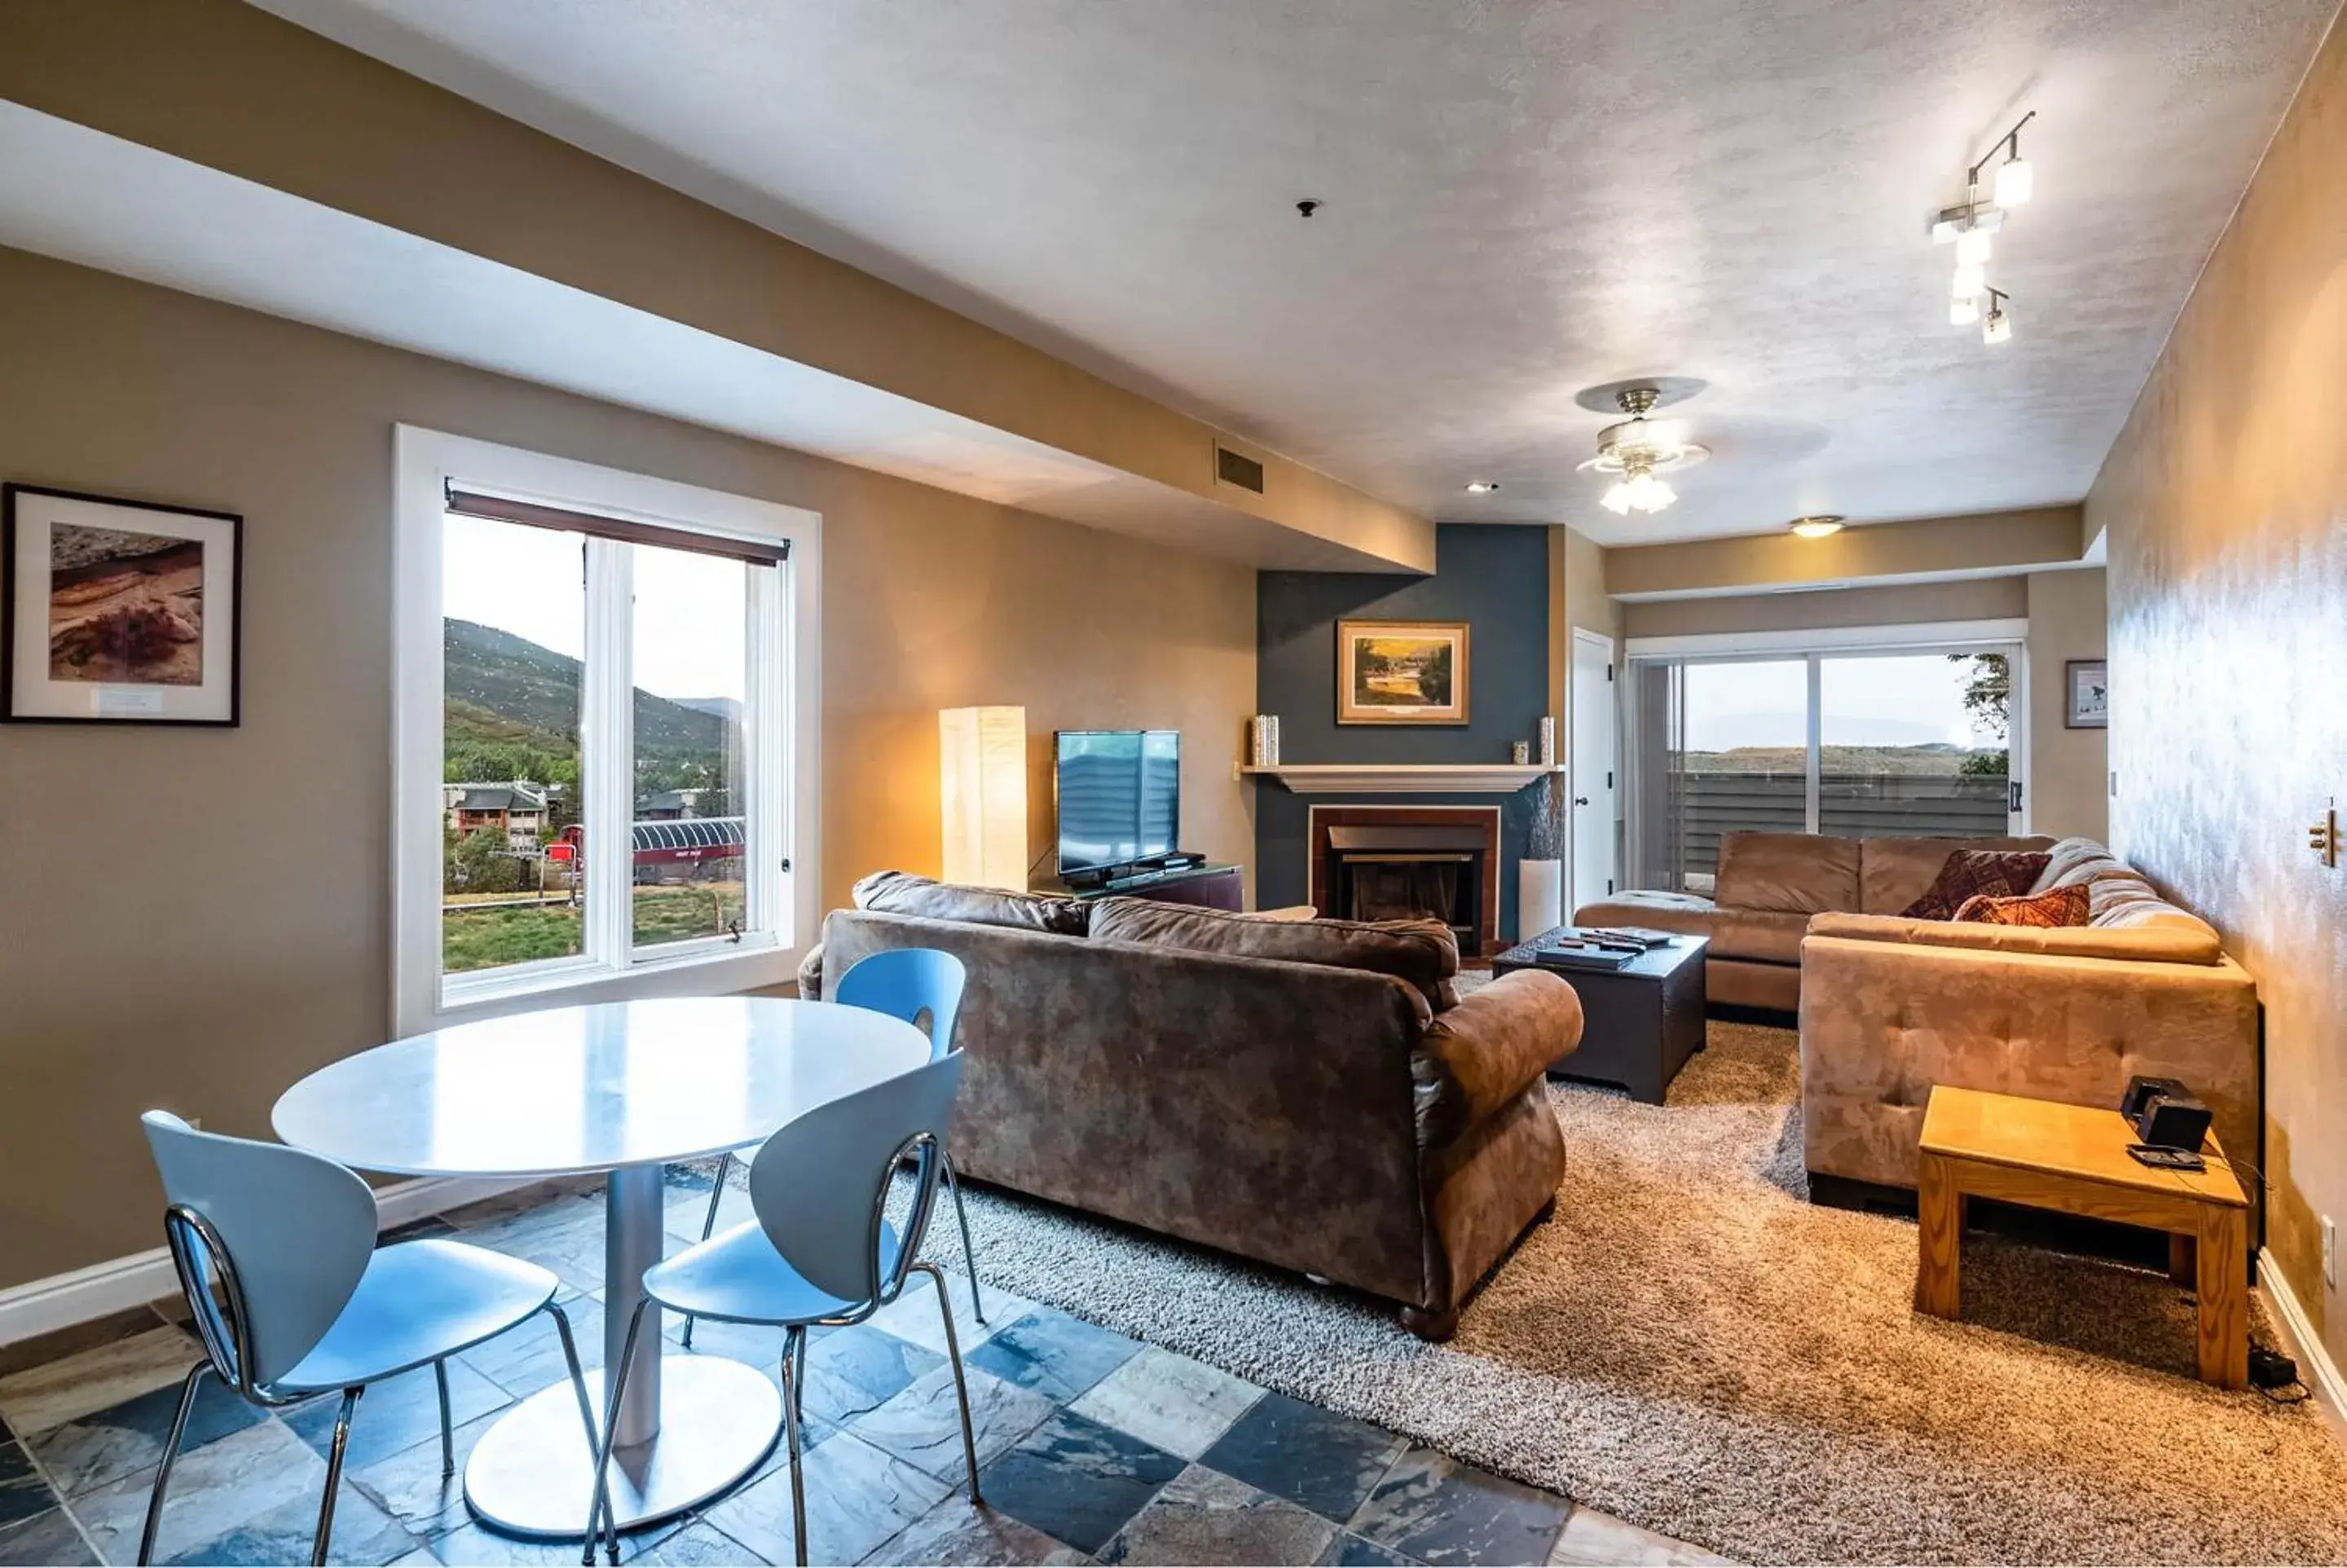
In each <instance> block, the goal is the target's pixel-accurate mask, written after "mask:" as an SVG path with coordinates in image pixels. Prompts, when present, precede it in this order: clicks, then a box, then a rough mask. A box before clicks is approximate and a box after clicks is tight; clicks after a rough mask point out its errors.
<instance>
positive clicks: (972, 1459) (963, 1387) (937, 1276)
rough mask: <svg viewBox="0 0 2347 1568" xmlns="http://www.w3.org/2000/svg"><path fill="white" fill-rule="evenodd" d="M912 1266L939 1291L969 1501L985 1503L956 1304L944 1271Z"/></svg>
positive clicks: (936, 1268)
mask: <svg viewBox="0 0 2347 1568" xmlns="http://www.w3.org/2000/svg"><path fill="white" fill-rule="evenodd" d="M914 1267H915V1268H917V1269H919V1270H920V1271H921V1272H922V1273H923V1274H926V1275H928V1276H929V1279H930V1282H931V1283H932V1284H934V1285H936V1286H937V1287H938V1317H942V1318H944V1319H945V1324H946V1359H947V1360H948V1361H950V1362H952V1363H953V1375H954V1398H955V1399H958V1401H960V1404H961V1457H962V1462H963V1463H965V1464H967V1465H968V1466H969V1500H970V1501H972V1502H982V1501H985V1500H984V1499H983V1498H981V1497H979V1495H978V1440H977V1439H976V1438H975V1437H974V1436H972V1435H971V1432H970V1426H969V1383H967V1382H966V1381H964V1380H963V1378H962V1375H961V1337H960V1336H958V1335H957V1334H956V1333H955V1332H954V1320H953V1300H952V1298H951V1297H949V1296H947V1295H946V1276H945V1271H944V1270H942V1269H940V1268H939V1267H938V1266H937V1265H936V1264H934V1263H917V1264H915V1265H914Z"/></svg>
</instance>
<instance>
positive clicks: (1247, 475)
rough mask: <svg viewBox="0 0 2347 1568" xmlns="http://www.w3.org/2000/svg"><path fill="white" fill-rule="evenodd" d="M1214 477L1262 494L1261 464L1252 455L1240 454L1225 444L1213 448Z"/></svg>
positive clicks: (1227, 483) (1225, 482)
mask: <svg viewBox="0 0 2347 1568" xmlns="http://www.w3.org/2000/svg"><path fill="white" fill-rule="evenodd" d="M1214 477H1215V478H1217V479H1220V480H1221V481H1222V482H1223V483H1224V484H1225V485H1236V486H1237V487H1239V488H1240V489H1242V490H1253V491H1254V492H1255V494H1256V495H1258V496H1260V495H1262V494H1263V465H1262V464H1260V463H1258V462H1256V461H1255V459H1254V458H1252V457H1242V456H1239V455H1238V454H1237V453H1235V452H1234V451H1232V450H1231V449H1230V448H1229V447H1227V446H1217V447H1215V448H1214Z"/></svg>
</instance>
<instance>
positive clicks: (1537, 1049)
mask: <svg viewBox="0 0 2347 1568" xmlns="http://www.w3.org/2000/svg"><path fill="white" fill-rule="evenodd" d="M1580 1044H1581V999H1580V997H1578V996H1576V995H1575V994H1574V993H1573V987H1572V986H1570V985H1568V984H1566V983H1565V981H1564V980H1563V979H1559V978H1558V977H1557V976H1555V975H1552V974H1549V973H1547V972H1545V971H1544V970H1540V969H1518V970H1516V971H1515V972H1514V973H1512V974H1506V975H1501V977H1500V978H1499V979H1495V980H1493V981H1492V982H1491V984H1490V985H1488V986H1485V987H1484V988H1483V989H1481V990H1479V991H1476V992H1474V993H1473V994H1472V995H1471V996H1469V997H1467V998H1465V999H1462V1000H1461V1001H1460V1003H1459V1005H1458V1006H1456V1007H1454V1008H1450V1009H1447V1010H1445V1011H1444V1012H1441V1013H1440V1014H1438V1015H1437V1016H1436V1017H1435V1020H1434V1021H1433V1022H1432V1023H1430V1024H1429V1025H1427V1028H1426V1033H1425V1034H1424V1036H1423V1037H1421V1039H1420V1040H1419V1044H1418V1049H1417V1050H1414V1051H1412V1052H1411V1054H1410V1074H1411V1076H1412V1077H1413V1078H1414V1079H1415V1080H1416V1085H1417V1087H1416V1101H1417V1113H1418V1143H1419V1147H1420V1148H1421V1149H1435V1148H1440V1147H1441V1146H1442V1145H1444V1144H1446V1143H1450V1142H1451V1141H1452V1140H1454V1139H1456V1138H1457V1137H1458V1136H1459V1135H1460V1133H1462V1132H1466V1131H1467V1130H1468V1129H1469V1128H1471V1127H1472V1126H1474V1125H1475V1124H1476V1123H1478V1122H1481V1121H1482V1120H1483V1119H1484V1118H1485V1117H1488V1116H1490V1115H1491V1114H1492V1113H1493V1112H1496V1111H1498V1110H1500V1109H1501V1107H1503V1106H1505V1105H1507V1104H1508V1103H1509V1102H1511V1101H1512V1100H1514V1099H1515V1098H1516V1097H1517V1096H1518V1095H1520V1094H1522V1092H1523V1091H1524V1088H1525V1086H1526V1085H1528V1084H1530V1083H1532V1081H1534V1080H1535V1079H1537V1078H1539V1077H1540V1075H1541V1074H1542V1072H1544V1071H1547V1070H1548V1068H1549V1067H1550V1066H1552V1065H1553V1063H1555V1062H1557V1061H1562V1060H1563V1058H1565V1057H1566V1056H1569V1055H1571V1054H1572V1053H1573V1051H1574V1050H1576V1049H1578V1048H1579V1046H1580Z"/></svg>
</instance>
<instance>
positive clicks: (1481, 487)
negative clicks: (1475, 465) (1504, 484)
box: [1467, 479, 1500, 496]
mask: <svg viewBox="0 0 2347 1568" xmlns="http://www.w3.org/2000/svg"><path fill="white" fill-rule="evenodd" d="M1499 490H1500V482H1499V481H1498V480H1496V479H1470V480H1468V481H1467V493H1468V494H1469V495H1471V496H1493V495H1497V494H1499Z"/></svg>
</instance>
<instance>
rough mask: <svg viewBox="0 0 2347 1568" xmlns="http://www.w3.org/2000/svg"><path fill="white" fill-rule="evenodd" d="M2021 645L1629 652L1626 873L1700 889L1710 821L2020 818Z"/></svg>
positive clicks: (1848, 832)
mask: <svg viewBox="0 0 2347 1568" xmlns="http://www.w3.org/2000/svg"><path fill="white" fill-rule="evenodd" d="M2019 668H2020V648H2019V645H2018V644H2012V643H1996V644H1981V645H1974V646H1959V647H1942V648H1931V649H1886V650H1869V649H1847V650H1845V649H1835V650H1820V651H1815V652H1798V653H1774V652H1772V653H1769V654H1765V655H1753V656H1748V657H1731V656H1717V657H1706V658H1697V657H1685V658H1652V657H1641V656H1638V655H1636V654H1635V653H1634V654H1633V656H1632V660H1631V663H1630V692H1629V704H1630V712H1629V720H1630V732H1631V737H1630V744H1629V745H1628V746H1627V747H1626V748H1625V750H1624V754H1625V757H1626V759H1627V761H1628V764H1629V768H1628V772H1629V779H1628V781H1627V782H1628V784H1629V788H1630V806H1629V811H1630V836H1631V840H1632V845H1633V854H1632V864H1631V868H1630V869H1631V878H1632V880H1631V886H1640V887H1654V888H1666V889H1672V890H1677V891H1684V892H1689V893H1703V894H1708V893H1709V892H1710V891H1711V890H1712V886H1713V877H1714V876H1715V874H1716V872H1717V866H1718V858H1719V840H1720V835H1723V834H1726V833H1731V832H1736V831H1739V830H1764V831H1772V832H1783V833H1800V832H1809V833H1826V834H1832V835H1837V836H1840V837H1850V838H1874V837H1889V836H1912V835H1952V836H1963V837H1971V836H1977V835H1995V834H2003V833H2007V832H2014V833H2018V832H2021V831H2024V829H2023V827H2022V821H2023V816H2024V813H2023V805H2024V801H2023V791H2022V788H2021V784H2020V781H2021V779H2022V776H2023V775H2022V771H2021V768H2020V765H2019V761H2020V759H2019V752H2020V737H2019V735H2018V733H2017V728H2018V726H2017V725H2016V723H2015V722H2014V713H2013V710H2012V704H2011V696H2012V692H2013V690H2014V676H2015V674H2016V673H2017V671H2018V670H2019Z"/></svg>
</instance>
